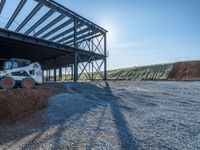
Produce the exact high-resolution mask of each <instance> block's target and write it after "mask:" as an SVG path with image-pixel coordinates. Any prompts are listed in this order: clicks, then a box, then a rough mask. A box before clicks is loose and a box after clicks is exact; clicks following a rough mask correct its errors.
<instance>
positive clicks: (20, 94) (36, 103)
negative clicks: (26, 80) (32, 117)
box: [0, 89, 48, 120]
mask: <svg viewBox="0 0 200 150" xmlns="http://www.w3.org/2000/svg"><path fill="white" fill-rule="evenodd" d="M0 97H1V99H0V119H5V118H6V119H9V120H18V119H23V118H24V117H26V116H28V115H29V114H32V113H34V112H37V111H38V110H40V109H42V108H44V107H45V106H47V104H48V94H47V93H46V92H45V91H41V90H35V89H31V90H28V89H14V90H10V91H0Z"/></svg>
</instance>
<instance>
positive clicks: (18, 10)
mask: <svg viewBox="0 0 200 150" xmlns="http://www.w3.org/2000/svg"><path fill="white" fill-rule="evenodd" d="M26 2H27V0H21V1H20V3H19V5H18V6H17V8H16V10H15V12H14V13H13V15H12V17H11V18H10V20H9V21H8V23H7V24H6V26H5V29H8V28H9V27H10V26H11V24H12V23H13V21H14V20H15V18H16V17H17V15H18V14H19V13H20V11H21V10H22V8H23V7H24V5H25V4H26Z"/></svg>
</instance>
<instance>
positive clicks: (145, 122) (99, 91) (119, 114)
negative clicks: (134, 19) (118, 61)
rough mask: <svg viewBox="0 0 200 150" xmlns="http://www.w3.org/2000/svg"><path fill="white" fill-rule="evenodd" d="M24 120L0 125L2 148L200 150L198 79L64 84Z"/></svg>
mask: <svg viewBox="0 0 200 150" xmlns="http://www.w3.org/2000/svg"><path fill="white" fill-rule="evenodd" d="M63 86H65V92H64V93H62V94H59V95H56V96H53V97H51V99H50V102H49V106H48V107H47V108H46V109H45V110H43V111H42V112H41V113H39V114H37V115H34V116H32V117H31V118H28V119H26V120H24V121H20V122H17V123H15V124H10V125H7V124H6V123H1V124H0V149H13V150H17V149H22V150H27V149H37V150H39V149H52V150H54V149H73V150H74V149H80V150H84V149H87V150H90V149H95V150H96V149H97V150H100V149H106V150H117V149H124V150H129V149H130V150H134V149H136V150H137V149H138V150H140V149H156V150H157V149H158V150H160V149H179V150H184V149H185V150H188V149H194V150H195V149H200V92H199V91H200V82H161V81H159V82H155V81H117V82H106V83H105V82H99V83H94V82H93V83H91V82H88V83H66V84H63Z"/></svg>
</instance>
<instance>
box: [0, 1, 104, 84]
mask: <svg viewBox="0 0 200 150" xmlns="http://www.w3.org/2000/svg"><path fill="white" fill-rule="evenodd" d="M16 1H17V0H16ZM30 2H31V3H32V4H31V6H33V8H31V9H30V8H29V5H30V4H27V3H30ZM6 5H7V6H9V5H14V4H12V1H6V0H1V1H0V17H4V15H3V14H6V13H7V12H6V8H5V7H6ZM27 9H28V10H29V13H28V14H26V15H24V14H23V10H27ZM41 14H42V15H41ZM21 16H23V17H24V16H25V18H23V17H21ZM0 19H1V18H0ZM106 33H107V31H106V30H105V29H103V28H102V27H100V26H98V25H96V24H94V23H93V22H91V21H89V20H88V19H86V18H84V17H82V16H80V15H78V14H77V13H75V12H73V11H71V10H69V9H67V8H66V7H64V6H62V5H60V4H59V3H57V2H55V1H53V0H18V3H17V5H16V6H15V9H14V10H13V12H12V13H11V15H10V17H9V18H7V20H6V21H5V22H4V24H3V25H2V26H1V28H0V51H1V54H0V55H1V56H0V57H4V58H11V57H17V58H22V59H29V60H31V61H38V62H40V63H41V64H42V67H43V69H44V70H45V71H44V74H45V76H46V78H48V79H50V76H51V74H52V71H53V75H54V77H53V78H54V80H56V79H57V70H59V76H60V77H61V76H62V74H63V73H62V70H63V69H61V68H65V69H66V70H67V69H68V70H69V73H68V74H70V75H72V79H73V80H74V81H77V80H78V79H79V78H80V76H85V78H86V79H89V80H93V79H95V78H96V77H97V76H100V77H101V79H104V80H106V76H107V75H106V71H107V67H106V66H107V63H106V62H107V60H106V59H107V44H106V43H107V41H106Z"/></svg>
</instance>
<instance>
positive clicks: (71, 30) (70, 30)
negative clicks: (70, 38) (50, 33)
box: [49, 23, 83, 41]
mask: <svg viewBox="0 0 200 150" xmlns="http://www.w3.org/2000/svg"><path fill="white" fill-rule="evenodd" d="M82 25H83V24H82V23H79V24H78V25H77V27H76V28H80V27H81V26H82ZM73 31H74V27H72V28H69V29H68V30H66V31H64V32H62V33H60V34H58V35H56V36H54V37H52V38H51V39H49V40H50V41H54V40H56V39H59V38H60V37H62V36H65V35H67V34H69V33H70V32H73Z"/></svg>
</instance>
